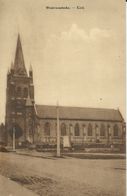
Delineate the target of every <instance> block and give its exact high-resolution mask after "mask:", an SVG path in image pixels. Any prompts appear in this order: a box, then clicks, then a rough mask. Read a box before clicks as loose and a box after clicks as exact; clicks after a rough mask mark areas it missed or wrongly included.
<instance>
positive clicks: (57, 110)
mask: <svg viewBox="0 0 127 196" xmlns="http://www.w3.org/2000/svg"><path fill="white" fill-rule="evenodd" d="M56 112H57V157H60V124H59V104H58V103H57V107H56Z"/></svg>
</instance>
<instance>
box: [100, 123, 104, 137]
mask: <svg viewBox="0 0 127 196" xmlns="http://www.w3.org/2000/svg"><path fill="white" fill-rule="evenodd" d="M100 136H105V126H104V124H101V128H100Z"/></svg>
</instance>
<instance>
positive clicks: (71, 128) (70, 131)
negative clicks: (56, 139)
mask: <svg viewBox="0 0 127 196" xmlns="http://www.w3.org/2000/svg"><path fill="white" fill-rule="evenodd" d="M69 134H70V135H73V125H72V124H70V125H69Z"/></svg>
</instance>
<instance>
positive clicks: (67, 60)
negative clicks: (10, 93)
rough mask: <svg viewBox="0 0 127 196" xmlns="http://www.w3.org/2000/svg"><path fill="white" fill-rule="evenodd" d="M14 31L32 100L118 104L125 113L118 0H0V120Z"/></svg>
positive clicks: (122, 10) (121, 19)
mask: <svg viewBox="0 0 127 196" xmlns="http://www.w3.org/2000/svg"><path fill="white" fill-rule="evenodd" d="M46 6H54V7H58V6H70V9H46ZM76 6H82V7H84V9H76ZM73 7H74V8H73ZM18 33H20V36H21V42H22V48H23V53H24V59H25V65H26V68H27V70H29V67H30V64H31V65H32V67H33V72H34V85H35V102H36V103H37V104H44V105H55V104H56V103H57V101H59V104H60V105H67V106H79V107H99V108H114V109H118V108H119V110H120V111H121V113H122V114H123V116H124V117H125V6H124V0H117V1H116V0H106V1H104V0H94V1H93V0H75V1H74V0H61V1H59V0H46V1H44V0H37V1H36V0H18V1H17V0H11V1H10V0H0V69H1V71H0V100H1V101H0V109H1V112H0V122H3V121H4V119H5V103H6V75H7V71H8V69H9V68H10V65H11V62H13V61H14V57H15V50H16V40H17V35H18Z"/></svg>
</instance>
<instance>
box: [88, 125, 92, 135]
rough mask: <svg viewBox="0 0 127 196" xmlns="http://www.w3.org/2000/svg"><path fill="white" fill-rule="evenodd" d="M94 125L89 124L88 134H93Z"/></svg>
mask: <svg viewBox="0 0 127 196" xmlns="http://www.w3.org/2000/svg"><path fill="white" fill-rule="evenodd" d="M92 132H93V131H92V125H91V124H89V125H88V136H92Z"/></svg>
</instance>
